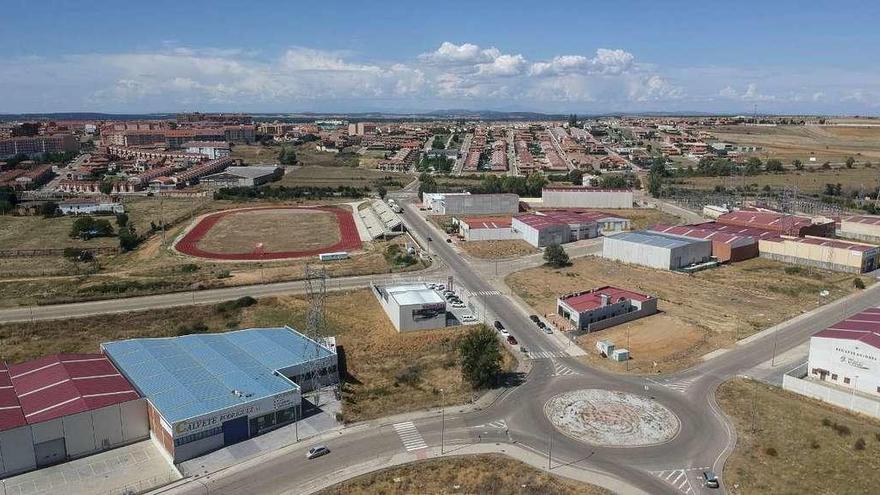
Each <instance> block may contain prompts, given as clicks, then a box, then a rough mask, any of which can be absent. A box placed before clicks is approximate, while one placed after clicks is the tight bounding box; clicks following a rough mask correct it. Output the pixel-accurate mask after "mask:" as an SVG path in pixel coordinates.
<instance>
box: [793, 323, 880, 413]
mask: <svg viewBox="0 0 880 495" xmlns="http://www.w3.org/2000/svg"><path fill="white" fill-rule="evenodd" d="M807 376H808V377H809V378H810V379H815V380H822V381H827V382H830V383H831V384H834V385H837V386H841V387H845V388H849V389H854V390H855V391H858V392H862V393H865V394H869V395H872V396H875V397H878V398H880V308H869V309H866V310H864V311H862V312H861V313H858V314H856V315H853V316H850V317H849V318H847V319H845V320H843V321H839V322H837V323H835V324H834V325H831V326H830V327H828V328H826V329H825V330H822V331H821V332H819V333H817V334H815V335H813V337H812V338H811V339H810V358H809V363H808V365H807Z"/></svg>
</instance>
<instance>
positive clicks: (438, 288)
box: [434, 284, 446, 292]
mask: <svg viewBox="0 0 880 495" xmlns="http://www.w3.org/2000/svg"><path fill="white" fill-rule="evenodd" d="M434 288H435V289H437V290H439V291H441V292H442V291H444V290H446V286H445V285H443V284H435V285H434Z"/></svg>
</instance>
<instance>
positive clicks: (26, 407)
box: [0, 354, 140, 430]
mask: <svg viewBox="0 0 880 495" xmlns="http://www.w3.org/2000/svg"><path fill="white" fill-rule="evenodd" d="M10 392H11V393H10ZM138 398H140V395H139V394H138V393H137V392H136V391H135V389H134V388H133V387H132V385H131V384H130V383H129V382H128V380H126V379H125V377H123V376H122V374H120V372H119V370H117V369H116V367H114V366H113V364H112V363H111V362H110V360H109V359H107V357H106V356H104V355H103V354H53V355H50V356H44V357H41V358H39V359H34V360H32V361H27V362H24V363H19V364H13V365H9V366H5V365H4V369H3V370H0V430H4V429H8V428H14V427H16V426H22V425H24V424H34V423H40V422H42V421H48V420H50V419H55V418H60V417H62V416H68V415H71V414H76V413H79V412H84V411H90V410H93V409H99V408H102V407H105V406H109V405H112V404H117V403H119V402H126V401H130V400H134V399H138Z"/></svg>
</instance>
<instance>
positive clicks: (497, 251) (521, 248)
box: [458, 239, 539, 260]
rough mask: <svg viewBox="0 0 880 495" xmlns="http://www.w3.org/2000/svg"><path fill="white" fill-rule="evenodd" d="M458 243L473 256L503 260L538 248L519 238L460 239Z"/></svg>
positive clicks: (526, 253)
mask: <svg viewBox="0 0 880 495" xmlns="http://www.w3.org/2000/svg"><path fill="white" fill-rule="evenodd" d="M458 245H459V246H460V247H461V248H462V249H463V250H464V252H466V253H467V254H469V255H471V256H473V257H474V258H480V259H485V260H503V259H506V258H515V257H518V256H526V255H529V254H535V253H537V252H538V251H539V250H538V249H537V248H535V247H534V246H532V245H531V244H529V243H528V242H526V241H523V240H521V239H513V240H506V241H467V242H466V241H462V242H459V243H458Z"/></svg>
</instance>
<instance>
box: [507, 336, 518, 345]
mask: <svg viewBox="0 0 880 495" xmlns="http://www.w3.org/2000/svg"><path fill="white" fill-rule="evenodd" d="M507 343H508V344H510V345H516V344H517V342H516V337H514V336H513V335H508V336H507Z"/></svg>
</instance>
